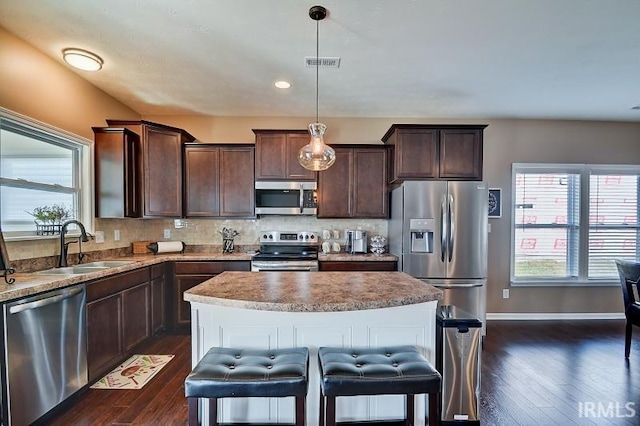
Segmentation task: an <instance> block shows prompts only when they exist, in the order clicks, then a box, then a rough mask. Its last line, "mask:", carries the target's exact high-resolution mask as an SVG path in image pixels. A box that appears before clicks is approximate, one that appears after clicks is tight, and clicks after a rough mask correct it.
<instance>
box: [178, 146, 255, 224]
mask: <svg viewBox="0 0 640 426" xmlns="http://www.w3.org/2000/svg"><path fill="white" fill-rule="evenodd" d="M219 162H220V150H219V148H217V147H215V146H197V147H196V146H187V147H185V149H184V164H185V172H184V184H185V197H184V198H185V205H184V214H185V216H186V217H215V216H219V215H220V198H219V193H220V177H219V173H218V165H219ZM252 169H253V167H252ZM251 178H252V188H251V189H252V190H253V174H252V173H251Z"/></svg>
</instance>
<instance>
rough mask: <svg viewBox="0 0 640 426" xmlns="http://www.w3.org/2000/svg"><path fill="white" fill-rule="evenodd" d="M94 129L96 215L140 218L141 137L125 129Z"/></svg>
mask: <svg viewBox="0 0 640 426" xmlns="http://www.w3.org/2000/svg"><path fill="white" fill-rule="evenodd" d="M93 132H94V141H95V148H94V149H95V151H94V164H95V169H96V170H95V176H96V181H95V193H96V196H95V207H96V217H104V218H122V217H140V206H141V202H140V199H141V197H142V194H141V192H140V182H141V177H140V176H139V173H140V158H139V155H140V154H139V152H140V137H139V136H138V135H137V134H135V133H133V132H132V131H129V130H127V129H124V128H109V127H94V128H93Z"/></svg>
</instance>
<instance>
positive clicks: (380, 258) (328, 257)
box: [318, 252, 398, 262]
mask: <svg viewBox="0 0 640 426" xmlns="http://www.w3.org/2000/svg"><path fill="white" fill-rule="evenodd" d="M318 260H319V261H320V262H395V261H397V260H398V256H395V255H393V254H389V253H383V254H373V253H366V254H364V253H362V254H350V253H328V254H323V253H322V252H320V253H318Z"/></svg>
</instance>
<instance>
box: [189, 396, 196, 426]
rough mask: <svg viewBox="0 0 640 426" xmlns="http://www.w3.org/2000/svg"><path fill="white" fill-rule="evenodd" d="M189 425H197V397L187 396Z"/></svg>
mask: <svg viewBox="0 0 640 426" xmlns="http://www.w3.org/2000/svg"><path fill="white" fill-rule="evenodd" d="M188 401H189V426H198V398H188Z"/></svg>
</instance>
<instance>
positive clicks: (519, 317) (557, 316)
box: [487, 312, 625, 321]
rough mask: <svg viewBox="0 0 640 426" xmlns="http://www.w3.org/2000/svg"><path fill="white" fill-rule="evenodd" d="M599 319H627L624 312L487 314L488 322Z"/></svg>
mask: <svg viewBox="0 0 640 426" xmlns="http://www.w3.org/2000/svg"><path fill="white" fill-rule="evenodd" d="M598 319H605V320H607V319H625V316H624V313H622V312H598V313H592V312H576V313H564V312H549V313H519V312H496V313H487V321H502V320H510V321H513V320H515V321H525V320H526V321H531V320H539V321H548V320H598Z"/></svg>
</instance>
